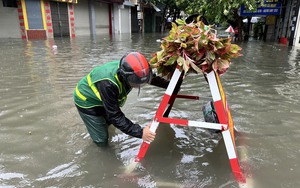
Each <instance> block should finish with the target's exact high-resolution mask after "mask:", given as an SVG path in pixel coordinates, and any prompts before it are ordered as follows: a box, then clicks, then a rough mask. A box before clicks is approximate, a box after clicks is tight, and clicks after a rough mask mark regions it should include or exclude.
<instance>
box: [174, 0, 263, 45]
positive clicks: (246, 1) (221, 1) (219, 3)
mask: <svg viewBox="0 0 300 188" xmlns="http://www.w3.org/2000/svg"><path fill="white" fill-rule="evenodd" d="M174 1H176V5H177V6H179V7H186V8H185V9H184V11H185V12H186V13H188V14H196V13H198V14H201V15H203V16H205V17H206V18H207V19H208V20H209V21H210V22H212V23H223V22H225V21H226V22H228V23H231V24H233V23H234V24H235V26H238V29H239V33H240V35H239V40H241V39H242V38H241V37H242V27H243V22H242V20H243V17H241V16H240V15H239V8H240V7H241V5H245V7H246V8H247V9H248V10H250V11H251V10H255V9H256V7H257V5H258V4H259V3H263V1H264V0H209V1H208V0H174Z"/></svg>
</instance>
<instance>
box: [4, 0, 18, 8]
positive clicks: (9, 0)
mask: <svg viewBox="0 0 300 188" xmlns="http://www.w3.org/2000/svg"><path fill="white" fill-rule="evenodd" d="M2 2H3V7H18V5H17V0H2Z"/></svg>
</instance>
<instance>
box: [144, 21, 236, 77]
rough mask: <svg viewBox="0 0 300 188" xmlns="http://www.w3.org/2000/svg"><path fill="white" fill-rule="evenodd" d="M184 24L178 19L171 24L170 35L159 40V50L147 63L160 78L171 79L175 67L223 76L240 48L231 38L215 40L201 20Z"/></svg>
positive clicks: (185, 71)
mask: <svg viewBox="0 0 300 188" xmlns="http://www.w3.org/2000/svg"><path fill="white" fill-rule="evenodd" d="M197 20H198V21H197V22H193V23H189V24H187V23H186V22H185V21H183V20H181V19H178V20H176V23H177V24H175V23H172V29H171V30H170V32H169V35H168V36H166V37H165V38H163V39H162V41H161V50H160V51H158V52H156V53H154V54H153V55H152V56H153V57H152V59H151V60H150V64H151V66H152V67H153V68H156V69H157V71H158V73H159V74H161V75H162V76H167V77H168V78H170V77H171V76H172V74H173V72H174V70H175V69H176V67H177V66H179V67H180V69H181V70H183V71H184V74H186V73H188V72H196V73H199V72H203V73H208V72H210V71H212V70H215V71H217V72H219V73H224V72H225V71H226V70H227V69H228V67H229V65H230V63H231V58H236V57H239V56H241V54H240V51H241V48H240V47H239V46H238V45H236V44H231V39H230V38H221V39H219V38H217V36H216V34H215V32H213V31H214V30H213V29H212V28H211V26H207V25H204V24H203V23H202V22H201V21H199V20H200V17H199V18H198V19H197Z"/></svg>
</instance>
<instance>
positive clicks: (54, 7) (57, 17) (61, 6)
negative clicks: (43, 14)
mask: <svg viewBox="0 0 300 188" xmlns="http://www.w3.org/2000/svg"><path fill="white" fill-rule="evenodd" d="M50 8H51V17H52V27H53V36H54V37H66V36H67V37H70V29H69V14H68V4H67V3H59V2H52V1H51V2H50Z"/></svg>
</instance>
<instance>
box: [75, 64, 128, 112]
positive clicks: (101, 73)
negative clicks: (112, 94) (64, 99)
mask: <svg viewBox="0 0 300 188" xmlns="http://www.w3.org/2000/svg"><path fill="white" fill-rule="evenodd" d="M118 68H119V61H112V62H109V63H106V64H104V65H101V66H98V67H95V68H94V69H93V70H92V71H91V72H90V73H89V74H88V75H86V76H85V77H83V78H82V79H81V80H80V81H79V82H78V84H77V86H76V88H75V91H74V93H73V96H74V101H75V103H76V105H77V106H79V107H81V108H93V107H97V106H103V103H102V98H101V96H100V94H99V91H98V89H97V87H96V86H95V83H96V82H99V81H101V80H108V81H110V82H112V83H113V84H115V85H116V86H117V87H118V90H119V96H118V104H119V106H120V107H122V106H123V105H124V103H125V101H126V99H127V94H128V92H129V91H126V90H125V87H124V85H123V84H122V83H121V82H120V80H119V78H118V75H117V70H118ZM104 89H105V88H104Z"/></svg>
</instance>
